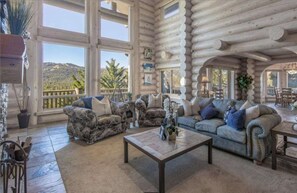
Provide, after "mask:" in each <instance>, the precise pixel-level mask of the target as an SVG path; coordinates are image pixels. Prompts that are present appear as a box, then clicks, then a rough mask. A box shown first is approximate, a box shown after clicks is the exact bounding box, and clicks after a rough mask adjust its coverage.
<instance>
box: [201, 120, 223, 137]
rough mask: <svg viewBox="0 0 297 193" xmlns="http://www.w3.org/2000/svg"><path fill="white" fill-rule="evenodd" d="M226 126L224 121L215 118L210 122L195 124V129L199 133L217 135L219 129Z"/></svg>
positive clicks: (204, 121)
mask: <svg viewBox="0 0 297 193" xmlns="http://www.w3.org/2000/svg"><path fill="white" fill-rule="evenodd" d="M224 124H225V123H224V121H223V120H222V119H217V118H214V119H210V120H203V121H200V122H197V123H196V124H195V129H197V130H198V131H207V132H210V133H216V132H217V128H218V127H219V126H222V125H224Z"/></svg>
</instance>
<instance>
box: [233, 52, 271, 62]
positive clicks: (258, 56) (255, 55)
mask: <svg viewBox="0 0 297 193" xmlns="http://www.w3.org/2000/svg"><path fill="white" fill-rule="evenodd" d="M238 55H240V56H243V57H246V58H250V59H255V60H258V61H261V62H268V61H271V57H270V56H267V55H265V54H262V53H259V52H245V53H242V54H238Z"/></svg>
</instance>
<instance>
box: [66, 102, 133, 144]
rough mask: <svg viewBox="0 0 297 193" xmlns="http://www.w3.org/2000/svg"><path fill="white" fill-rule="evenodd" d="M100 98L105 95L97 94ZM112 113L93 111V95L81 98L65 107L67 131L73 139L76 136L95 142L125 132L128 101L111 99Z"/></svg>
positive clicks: (90, 142) (88, 141) (91, 142)
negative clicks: (120, 101)
mask: <svg viewBox="0 0 297 193" xmlns="http://www.w3.org/2000/svg"><path fill="white" fill-rule="evenodd" d="M96 98H97V99H98V100H101V99H103V96H97V97H96ZM110 104H111V112H112V114H111V115H102V116H96V113H95V112H94V111H92V97H85V98H81V99H79V100H77V101H75V102H73V104H72V105H71V106H66V107H64V109H63V110H64V113H65V114H66V115H67V116H68V123H67V132H68V135H69V137H70V138H71V139H74V138H75V137H77V138H79V139H80V140H83V141H85V142H86V143H88V144H93V143H95V142H96V141H98V140H101V139H103V138H105V137H108V136H112V135H116V134H118V133H122V132H125V131H126V129H127V128H128V121H127V118H126V112H127V110H128V104H127V103H115V102H112V101H110Z"/></svg>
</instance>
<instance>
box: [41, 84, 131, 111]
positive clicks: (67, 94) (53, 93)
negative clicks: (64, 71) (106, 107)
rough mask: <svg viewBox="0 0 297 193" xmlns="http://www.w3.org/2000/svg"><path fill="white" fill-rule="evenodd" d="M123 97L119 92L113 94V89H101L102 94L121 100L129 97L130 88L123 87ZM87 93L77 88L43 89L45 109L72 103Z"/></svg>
mask: <svg viewBox="0 0 297 193" xmlns="http://www.w3.org/2000/svg"><path fill="white" fill-rule="evenodd" d="M121 92H122V96H123V99H122V97H121V95H120V93H119V92H116V93H115V94H114V96H112V95H113V89H101V90H100V93H101V95H104V96H108V97H109V98H111V100H113V101H116V102H119V101H122V100H127V99H128V89H127V88H123V89H121ZM84 96H85V94H78V93H77V91H76V90H75V89H61V90H45V91H43V97H42V98H43V109H58V108H63V107H65V106H67V105H71V104H72V103H73V102H74V101H76V100H78V99H79V98H81V97H84Z"/></svg>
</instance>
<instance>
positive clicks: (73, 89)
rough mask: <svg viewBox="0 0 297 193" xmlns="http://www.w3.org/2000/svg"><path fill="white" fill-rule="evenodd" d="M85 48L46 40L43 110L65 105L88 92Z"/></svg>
mask: <svg viewBox="0 0 297 193" xmlns="http://www.w3.org/2000/svg"><path fill="white" fill-rule="evenodd" d="M85 55H86V54H85V48H83V47H76V46H69V45H61V44H54V43H48V42H43V64H42V80H43V81H42V87H43V92H42V93H43V94H42V96H43V109H55V108H62V107H64V106H65V105H70V104H72V102H73V101H74V100H77V99H78V97H79V96H83V95H84V94H85Z"/></svg>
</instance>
